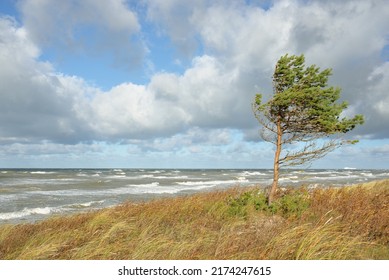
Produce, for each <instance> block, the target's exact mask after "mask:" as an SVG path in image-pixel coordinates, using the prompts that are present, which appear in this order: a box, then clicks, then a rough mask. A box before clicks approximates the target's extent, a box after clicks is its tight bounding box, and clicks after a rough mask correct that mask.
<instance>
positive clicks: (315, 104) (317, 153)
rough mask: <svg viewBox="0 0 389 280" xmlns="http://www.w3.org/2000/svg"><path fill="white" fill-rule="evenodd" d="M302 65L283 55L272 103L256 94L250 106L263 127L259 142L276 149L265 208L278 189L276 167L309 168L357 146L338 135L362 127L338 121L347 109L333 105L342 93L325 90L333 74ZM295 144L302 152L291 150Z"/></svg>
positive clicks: (354, 121)
mask: <svg viewBox="0 0 389 280" xmlns="http://www.w3.org/2000/svg"><path fill="white" fill-rule="evenodd" d="M304 63H305V57H304V55H300V56H295V55H292V56H289V55H288V54H286V55H285V56H282V57H281V58H280V59H279V60H278V62H277V64H276V67H275V71H274V74H273V96H272V98H271V99H270V100H269V101H267V102H266V103H263V102H262V95H261V94H257V95H256V96H255V100H254V103H253V111H254V114H255V117H256V118H257V120H258V121H259V123H260V124H261V125H262V129H261V137H262V138H263V139H264V140H265V141H268V142H271V143H273V144H274V145H275V146H276V151H275V156H274V177H273V184H272V186H271V188H270V191H269V194H268V203H269V205H270V204H271V203H272V201H273V199H274V194H275V191H276V189H277V186H278V179H279V170H280V166H295V165H300V164H307V163H309V162H311V161H312V160H315V159H318V158H321V157H323V156H324V155H326V154H327V153H328V152H330V151H333V150H334V149H336V148H337V147H339V146H341V145H343V144H346V143H351V144H354V143H356V142H358V141H346V140H344V139H342V138H340V137H339V136H340V135H342V134H344V133H347V132H349V131H350V130H352V129H354V128H355V126H356V125H358V124H363V122H364V119H363V116H362V115H356V116H354V117H353V118H350V119H349V118H345V117H343V118H341V116H340V115H341V113H342V112H343V110H345V109H346V108H347V106H348V104H347V102H343V103H336V102H337V100H338V99H339V97H340V91H341V90H340V88H335V87H332V86H331V87H329V86H328V85H327V83H328V77H329V76H330V75H331V72H332V70H331V69H325V70H323V71H320V68H319V67H317V66H315V65H312V66H309V67H305V64H304ZM296 143H300V144H299V146H300V147H301V148H300V149H297V150H296V149H291V148H290V147H291V145H293V144H294V145H295V144H296Z"/></svg>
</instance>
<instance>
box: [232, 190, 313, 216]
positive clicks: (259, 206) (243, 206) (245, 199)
mask: <svg viewBox="0 0 389 280" xmlns="http://www.w3.org/2000/svg"><path fill="white" fill-rule="evenodd" d="M228 205H229V208H228V213H229V214H230V215H232V216H240V217H247V214H248V212H249V211H250V210H256V211H262V212H267V213H271V214H278V215H281V216H283V217H291V216H297V217H301V214H302V213H303V212H304V211H305V210H307V209H308V207H309V205H310V203H309V197H308V192H307V191H306V190H293V191H291V190H288V191H286V192H284V193H283V194H280V195H279V197H278V198H277V199H276V200H275V201H274V202H273V203H272V204H271V205H270V206H269V205H268V203H267V197H266V195H265V194H264V193H263V192H261V191H258V190H253V191H247V192H244V193H242V194H240V195H239V196H238V197H235V198H229V200H228Z"/></svg>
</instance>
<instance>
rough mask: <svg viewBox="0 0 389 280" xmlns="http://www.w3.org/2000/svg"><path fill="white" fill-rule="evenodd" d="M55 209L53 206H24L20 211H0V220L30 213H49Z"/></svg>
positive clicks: (22, 216) (18, 217)
mask: <svg viewBox="0 0 389 280" xmlns="http://www.w3.org/2000/svg"><path fill="white" fill-rule="evenodd" d="M55 211H56V209H55V207H38V208H24V209H23V210H21V211H16V212H7V213H0V220H11V219H20V218H24V217H26V216H30V215H49V214H51V213H53V212H55Z"/></svg>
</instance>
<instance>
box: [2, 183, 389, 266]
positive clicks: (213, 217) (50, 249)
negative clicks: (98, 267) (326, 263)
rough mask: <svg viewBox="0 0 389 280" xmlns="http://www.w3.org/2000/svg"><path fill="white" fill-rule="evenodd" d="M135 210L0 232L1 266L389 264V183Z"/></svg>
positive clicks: (207, 197) (204, 197) (237, 194)
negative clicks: (268, 201) (34, 262)
mask: <svg viewBox="0 0 389 280" xmlns="http://www.w3.org/2000/svg"><path fill="white" fill-rule="evenodd" d="M261 199H262V196H261V194H260V193H259V189H258V188H250V189H243V188H235V189H229V190H226V191H218V192H212V193H202V194H196V195H192V196H188V197H177V198H169V199H160V200H155V201H151V202H147V203H140V204H133V203H127V204H123V205H120V206H117V207H114V208H109V209H103V210H100V211H96V212H91V213H85V214H78V215H74V216H69V217H56V218H51V219H48V220H45V221H42V222H39V223H36V224H20V225H5V226H1V227H0V259H389V207H388V201H389V181H379V182H374V183H369V184H365V185H361V186H353V187H345V188H328V189H317V190H314V191H309V192H308V191H307V190H303V189H302V190H297V191H291V190H287V191H286V192H280V193H278V199H277V201H278V202H277V203H278V204H276V205H277V206H275V207H273V208H271V209H270V208H267V209H265V208H263V207H262V206H263V205H262V204H261Z"/></svg>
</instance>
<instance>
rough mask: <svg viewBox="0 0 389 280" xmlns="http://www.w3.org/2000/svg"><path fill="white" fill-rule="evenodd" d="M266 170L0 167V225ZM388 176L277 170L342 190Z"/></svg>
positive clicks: (202, 187)
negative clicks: (345, 187) (348, 186)
mask: <svg viewBox="0 0 389 280" xmlns="http://www.w3.org/2000/svg"><path fill="white" fill-rule="evenodd" d="M272 176H273V170H271V169H255V170H254V169H246V170H243V169H0V224H15V223H34V222H36V221H39V220H42V219H45V218H48V217H50V216H55V215H66V214H72V213H77V212H86V211H91V210H96V209H101V208H106V207H112V206H115V205H118V204H121V203H123V202H128V201H130V202H142V201H147V200H151V199H158V198H161V197H174V196H179V195H189V194H193V193H197V192H205V191H212V190H216V189H225V188H230V187H245V186H251V185H259V186H262V187H267V186H269V185H270V184H271V182H272ZM386 178H389V170H359V169H348V168H346V169H339V170H324V169H320V170H318V169H305V170H282V172H281V175H280V180H279V182H280V185H281V186H292V187H297V186H301V185H306V186H307V187H309V188H318V187H329V186H335V187H341V186H344V185H350V184H355V183H364V182H368V181H372V180H380V179H386Z"/></svg>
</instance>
